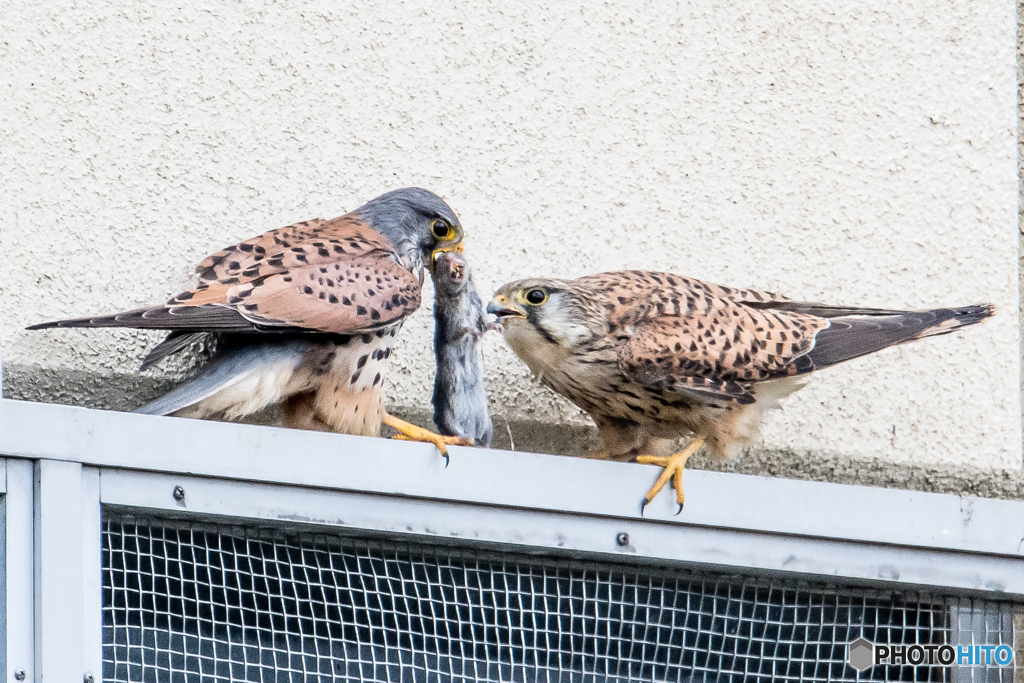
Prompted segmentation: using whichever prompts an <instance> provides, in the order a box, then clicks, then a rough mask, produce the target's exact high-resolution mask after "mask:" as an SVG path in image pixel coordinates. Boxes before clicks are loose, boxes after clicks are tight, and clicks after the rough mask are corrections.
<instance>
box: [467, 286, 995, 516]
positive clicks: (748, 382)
mask: <svg viewBox="0 0 1024 683" xmlns="http://www.w3.org/2000/svg"><path fill="white" fill-rule="evenodd" d="M487 310H488V312H490V313H493V314H495V315H496V316H497V317H498V320H499V322H500V323H501V324H502V326H503V328H504V334H505V340H506V341H507V342H508V344H509V346H510V347H512V350H513V351H515V353H516V355H518V356H519V358H520V359H522V360H523V361H524V362H525V363H526V365H527V366H529V368H530V370H532V371H533V373H534V375H536V377H537V378H538V379H539V380H540V382H541V383H543V384H544V385H545V386H547V387H548V388H550V389H551V390H553V391H555V392H556V393H558V394H561V395H562V396H564V397H566V398H567V399H569V400H570V401H572V402H573V403H575V404H576V405H577V406H579V407H580V408H582V409H583V410H584V411H585V412H586V413H588V414H589V415H590V416H591V418H593V420H594V422H595V423H596V424H597V428H598V431H599V433H600V435H601V440H602V447H601V448H600V449H599V450H598V451H597V452H596V453H594V454H593V455H594V456H595V457H603V458H610V459H616V460H631V459H633V458H636V460H637V461H638V462H641V463H646V464H656V465H661V466H662V467H664V470H663V471H662V473H661V476H660V477H659V478H658V481H657V482H656V483H655V485H654V486H653V487H652V488H651V490H650V491H649V492H648V493H647V495H646V496H645V498H644V502H643V505H646V504H647V503H649V502H650V501H651V500H653V499H654V496H656V495H657V493H658V492H659V491H660V490H661V489H662V488H664V487H665V485H666V484H667V483H668V482H669V481H671V482H672V485H673V487H674V488H675V490H676V501H677V502H678V503H679V506H680V509H682V505H683V502H684V496H683V467H684V466H685V464H686V461H687V459H688V458H689V457H690V456H691V455H693V454H694V453H695V452H697V451H698V450H699V449H700V448H701V447H702V446H705V445H706V446H707V447H708V449H709V450H710V451H711V453H712V454H713V455H715V456H718V457H721V458H726V457H730V456H731V455H733V453H734V451H735V450H736V449H737V448H738V447H740V446H742V445H744V444H747V443H749V442H750V441H751V440H752V439H753V437H754V436H755V435H756V432H757V427H758V425H759V424H760V422H761V418H762V412H763V410H764V409H765V408H772V407H777V406H778V401H779V399H781V398H783V397H785V396H788V395H789V394H791V393H792V392H793V391H796V390H797V389H799V388H800V387H801V386H802V384H803V381H804V379H805V376H806V375H808V374H810V373H812V372H814V371H815V370H819V369H821V368H826V367H829V366H831V365H835V364H837V363H841V362H843V361H846V360H850V359H852V358H857V357H859V356H863V355H865V354H869V353H874V352H875V351H879V350H881V349H884V348H886V347H889V346H894V345H896V344H902V343H904V342H908V341H913V340H915V339H921V338H923V337H929V336H933V335H938V334H946V333H949V332H952V331H954V330H956V329H959V328H961V327H964V326H966V325H973V324H975V323H978V322H981V321H982V320H984V319H985V318H988V317H989V316H991V315H992V314H993V308H992V306H990V305H987V304H982V305H976V306H965V307H963V308H937V309H932V310H921V311H899V310H888V309H878V308H856V307H849V306H830V305H826V304H817V303H806V302H799V301H790V300H789V299H787V298H786V297H783V296H779V295H777V294H772V293H769V292H760V291H755V290H751V289H733V288H730V287H723V286H719V285H713V284H708V283H705V282H700V281H698V280H693V279H690V278H686V277H682V276H679V275H673V274H670V273H658V272H650V271H637V270H632V271H621V272H613V273H601V274H597V275H589V276H586V277H581V278H579V279H576V280H556V279H544V278H540V279H530V280H519V281H517V282H512V283H509V284H506V285H504V286H503V287H501V288H500V289H499V290H498V291H497V293H496V294H495V296H494V298H493V299H492V301H491V303H490V304H489V305H488V307H487ZM685 437H690V439H691V440H690V441H689V443H688V445H687V446H686V447H685V448H684V449H683V450H681V451H679V452H677V453H675V454H671V455H669V453H671V450H672V448H671V447H672V446H673V444H674V443H675V442H676V441H677V440H678V439H679V438H685Z"/></svg>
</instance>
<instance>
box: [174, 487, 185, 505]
mask: <svg viewBox="0 0 1024 683" xmlns="http://www.w3.org/2000/svg"><path fill="white" fill-rule="evenodd" d="M172 495H173V496H174V500H176V501H178V502H179V503H180V502H181V501H183V500H185V489H184V488H182V487H180V486H175V487H174V493H173V494H172Z"/></svg>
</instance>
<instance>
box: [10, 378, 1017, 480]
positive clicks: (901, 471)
mask: <svg viewBox="0 0 1024 683" xmlns="http://www.w3.org/2000/svg"><path fill="white" fill-rule="evenodd" d="M175 384H176V381H175V380H173V379H168V378H165V377H164V378H160V377H146V376H142V375H126V374H117V375H101V374H98V373H86V372H74V371H70V372H69V371H63V370H54V369H43V368H38V367H31V366H24V365H5V366H4V396H5V398H11V399H16V400H23V401H37V402H45V403H60V404H65V405H78V406H83V407H86V408H99V409H103V410H120V411H125V410H132V409H134V408H136V407H138V406H140V405H142V404H144V403H146V402H147V401H150V400H152V399H153V398H155V397H157V396H159V395H160V394H162V393H163V392H165V391H167V390H169V389H170V388H172V387H173V386H174V385H175ZM391 410H392V411H393V412H394V413H395V414H396V415H397V416H399V417H402V418H403V419H407V420H410V421H411V422H415V423H418V424H420V425H423V426H430V422H431V418H430V414H429V412H428V411H426V410H423V409H419V408H407V407H401V406H392V407H391ZM247 422H250V423H252V424H265V425H274V424H277V423H278V422H279V416H278V414H277V412H276V411H275V410H268V411H264V412H263V413H260V414H259V415H256V416H254V417H253V418H252V419H250V420H247ZM598 443H599V439H598V436H597V431H596V430H595V429H594V428H592V427H581V426H579V425H564V424H555V423H548V422H540V421H526V420H505V418H504V417H502V416H501V415H495V416H494V444H493V446H494V447H495V448H500V449H509V450H516V451H527V452H531V453H550V454H556V455H572V456H582V455H585V454H586V453H587V452H589V451H590V450H591V449H593V448H594V447H595V446H596V445H597V444H598ZM691 467H692V468H693V469H699V470H712V471H717V472H734V473H737V474H750V475H757V476H772V477H782V478H785V479H799V480H805V481H824V482H832V483H837V484H859V485H862V486H877V487H881V488H891V489H906V490H912V491H927V492H932V493H952V494H957V495H970V496H978V497H982V498H1003V499H1012V500H1024V471H1022V470H982V469H975V468H971V467H963V466H960V467H958V466H949V465H932V466H923V465H921V466H915V465H908V464H903V463H892V462H887V461H885V460H880V459H877V458H871V459H858V458H851V457H848V456H842V455H835V454H827V453H813V452H793V451H785V450H763V449H752V450H750V451H749V452H747V453H745V454H744V455H743V456H741V457H740V458H739V459H738V460H737V461H735V462H731V463H721V462H718V461H715V460H713V459H712V458H710V457H708V456H707V455H706V454H704V453H701V454H699V455H697V456H695V457H694V459H693V460H692V461H691Z"/></svg>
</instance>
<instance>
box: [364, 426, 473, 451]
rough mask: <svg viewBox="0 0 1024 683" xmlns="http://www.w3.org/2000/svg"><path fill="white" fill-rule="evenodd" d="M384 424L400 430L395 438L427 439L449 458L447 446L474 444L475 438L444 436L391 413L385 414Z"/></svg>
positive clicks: (403, 439) (404, 439) (407, 439)
mask: <svg viewBox="0 0 1024 683" xmlns="http://www.w3.org/2000/svg"><path fill="white" fill-rule="evenodd" d="M384 424H386V425H388V426H389V427H393V428H394V429H396V430H398V434H395V435H394V436H393V437H391V438H393V439H399V440H401V441H425V442H427V443H432V444H434V445H435V446H437V450H439V451H441V455H443V456H444V457H445V459H447V458H448V449H447V448H446V446H472V445H473V439H464V438H463V437H461V436H443V435H441V434H435V433H434V432H432V431H430V430H429V429H424V428H423V427H418V426H416V425H414V424H412V423H411V422H406V421H405V420H399V419H398V418H397V417H393V416H391V415H385V416H384Z"/></svg>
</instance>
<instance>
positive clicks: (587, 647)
mask: <svg viewBox="0 0 1024 683" xmlns="http://www.w3.org/2000/svg"><path fill="white" fill-rule="evenodd" d="M1012 619H1013V617H1012V614H1011V610H1010V608H1009V607H1008V606H1006V605H1004V604H1001V603H997V602H991V603H989V602H981V601H966V600H953V599H943V598H941V597H936V596H932V597H926V596H922V595H912V594H906V593H904V594H891V593H879V592H877V591H870V590H850V589H844V590H837V589H834V588H827V587H816V586H807V585H803V584H798V583H789V582H786V581H782V580H770V581H769V580H764V579H757V578H752V577H737V576H717V575H707V574H693V573H685V572H680V571H668V570H658V569H647V568H637V567H632V566H622V565H616V564H606V563H597V562H595V563H590V562H581V561H566V560H559V559H550V558H544V557H539V556H534V555H526V554H514V553H496V552H482V551H479V552H478V551H473V550H466V549H452V548H449V547H443V546H433V545H425V544H411V543H394V542H383V541H373V540H367V539H363V538H351V537H343V536H322V535H312V534H304V533H289V532H285V531H280V530H277V531H275V530H268V529H266V528H255V527H242V526H213V525H209V524H200V523H188V522H181V521H171V520H166V519H144V518H138V517H129V516H111V515H107V516H106V517H105V520H104V530H103V639H104V647H103V667H104V668H103V675H104V679H105V680H107V681H160V682H163V681H173V682H179V681H229V680H231V681H288V682H292V681H320V680H358V681H461V680H473V681H524V682H533V681H559V682H563V681H564V682H576V681H580V682H584V681H586V682H591V681H593V682H597V681H613V680H616V681H617V680H643V681H761V680H763V681H845V680H961V679H962V676H961V675H958V674H957V673H956V672H955V671H951V670H949V669H944V668H941V667H938V666H937V667H927V666H918V667H910V666H906V667H898V666H894V667H885V666H876V667H874V668H872V669H869V670H868V671H867V672H865V673H863V674H860V675H858V674H857V672H856V671H854V670H853V669H852V668H850V667H849V666H848V665H847V664H846V645H847V643H848V642H849V641H851V640H853V639H855V638H857V637H858V636H861V635H863V636H864V637H866V638H868V639H870V640H872V641H875V642H883V643H884V642H888V643H907V644H910V643H921V644H941V643H957V642H973V643H978V642H986V643H990V644H997V643H1002V642H1008V640H1009V639H1012V628H1013V625H1012V623H1013V622H1012ZM965 638H967V640H964V639H965ZM966 673H967V678H966V679H965V680H970V679H971V678H972V677H976V678H975V680H1006V681H1011V680H1012V676H1013V674H1012V670H1010V669H1007V670H1004V671H998V670H994V674H992V673H987V670H982V669H968V670H966ZM993 676H994V677H993ZM1000 676H1003V678H1000Z"/></svg>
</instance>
